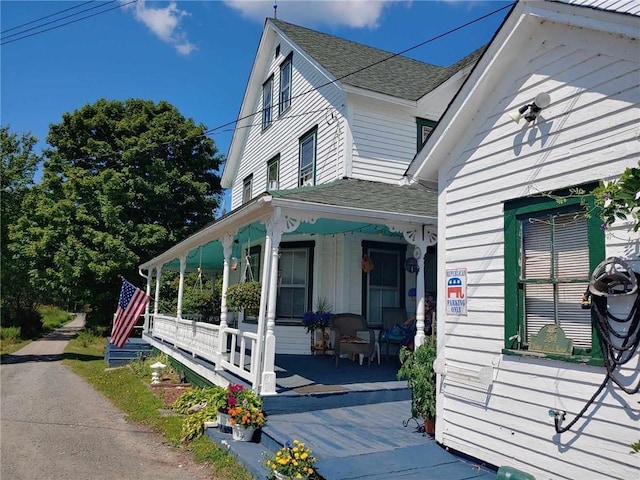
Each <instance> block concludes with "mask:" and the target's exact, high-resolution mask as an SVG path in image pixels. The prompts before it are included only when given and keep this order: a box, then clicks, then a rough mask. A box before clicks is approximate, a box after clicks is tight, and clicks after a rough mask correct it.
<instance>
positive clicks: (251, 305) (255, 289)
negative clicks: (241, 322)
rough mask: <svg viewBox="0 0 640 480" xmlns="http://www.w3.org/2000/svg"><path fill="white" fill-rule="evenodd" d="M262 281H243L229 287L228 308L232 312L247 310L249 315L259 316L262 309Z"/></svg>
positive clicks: (227, 295) (227, 294)
mask: <svg viewBox="0 0 640 480" xmlns="http://www.w3.org/2000/svg"><path fill="white" fill-rule="evenodd" d="M260 294H261V286H260V282H241V283H235V284H233V285H230V286H229V288H227V293H226V297H227V308H228V309H229V310H230V311H232V312H240V311H242V310H244V311H245V313H246V314H247V315H250V316H253V317H255V316H257V315H258V310H259V309H260Z"/></svg>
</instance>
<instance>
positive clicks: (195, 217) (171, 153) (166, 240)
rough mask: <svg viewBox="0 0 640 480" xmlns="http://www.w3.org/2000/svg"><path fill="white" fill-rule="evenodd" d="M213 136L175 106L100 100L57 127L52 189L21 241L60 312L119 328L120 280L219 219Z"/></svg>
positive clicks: (33, 204) (38, 203) (34, 204)
mask: <svg viewBox="0 0 640 480" xmlns="http://www.w3.org/2000/svg"><path fill="white" fill-rule="evenodd" d="M205 132H206V128H205V127H204V126H203V125H201V124H200V125H197V124H196V123H194V121H193V120H192V119H186V118H184V117H183V116H182V115H181V114H180V113H179V112H178V110H177V109H176V108H175V107H173V106H172V105H171V104H169V103H167V102H165V101H161V102H158V103H154V102H152V101H148V100H139V99H130V100H126V101H124V102H121V101H110V100H104V99H103V100H99V101H98V102H96V103H95V104H92V105H85V106H84V107H82V108H80V109H79V110H76V111H74V112H72V113H66V114H64V115H63V117H62V122H61V123H58V124H55V125H51V127H50V130H49V135H48V137H47V142H48V143H49V145H50V146H51V148H50V149H48V150H46V151H45V157H46V160H45V162H44V171H43V180H42V183H41V184H40V185H39V188H38V192H37V194H34V195H32V196H31V197H30V198H28V199H27V202H28V203H27V205H26V207H27V211H28V214H25V215H23V216H22V217H21V219H20V222H19V225H18V228H16V229H15V232H14V233H15V240H16V241H17V242H19V243H20V244H21V245H22V249H23V252H24V254H25V255H26V256H28V257H31V258H33V257H35V258H36V259H37V261H36V262H35V264H36V265H37V266H38V267H37V268H35V269H32V270H31V272H30V274H31V279H32V281H33V283H34V285H35V286H36V287H37V288H38V290H39V292H40V293H41V294H42V295H43V296H44V297H45V298H49V299H51V301H54V302H56V303H58V304H60V303H62V304H63V305H69V306H70V307H71V308H73V307H74V306H77V305H83V304H89V305H90V306H91V314H90V315H89V316H88V319H89V320H90V321H95V322H97V323H98V324H106V325H108V324H110V322H111V320H110V319H111V317H112V315H113V312H114V310H115V304H116V301H117V298H118V292H119V287H120V280H119V278H118V276H119V275H124V276H125V277H127V278H129V280H130V281H134V282H135V283H140V282H139V279H140V277H139V276H138V274H137V272H136V265H138V264H139V263H140V262H141V260H146V259H148V258H151V257H153V256H155V255H157V254H159V253H161V252H162V251H164V250H165V249H167V248H168V247H169V246H171V245H173V244H175V243H176V242H178V241H180V240H182V239H183V238H185V237H187V236H188V235H190V234H191V233H193V232H194V231H196V230H199V229H200V228H202V227H204V226H205V225H206V224H207V223H209V222H211V221H212V220H213V218H214V217H213V212H214V210H215V208H216V207H217V205H218V202H219V196H220V193H221V188H220V178H219V176H218V174H217V173H216V172H217V170H218V168H219V166H220V163H221V161H222V157H221V155H220V154H219V153H218V150H217V148H216V146H215V143H214V142H213V140H211V139H210V138H208V137H206V136H205Z"/></svg>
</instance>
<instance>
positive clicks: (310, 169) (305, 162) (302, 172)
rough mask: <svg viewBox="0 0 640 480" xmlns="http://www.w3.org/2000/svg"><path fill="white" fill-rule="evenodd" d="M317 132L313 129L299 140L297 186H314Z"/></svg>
mask: <svg viewBox="0 0 640 480" xmlns="http://www.w3.org/2000/svg"><path fill="white" fill-rule="evenodd" d="M317 138H318V130H317V128H314V129H313V130H311V131H310V132H309V133H307V134H305V135H304V136H303V137H302V138H300V152H299V155H300V166H299V175H298V186H300V187H303V186H306V185H315V169H316V149H317V145H316V143H317Z"/></svg>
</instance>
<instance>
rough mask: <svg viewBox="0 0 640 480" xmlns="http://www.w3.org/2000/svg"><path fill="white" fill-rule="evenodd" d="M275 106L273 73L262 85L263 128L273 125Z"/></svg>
mask: <svg viewBox="0 0 640 480" xmlns="http://www.w3.org/2000/svg"><path fill="white" fill-rule="evenodd" d="M272 107H273V75H272V76H271V77H269V80H267V81H266V82H264V84H263V85H262V129H263V130H264V129H265V128H267V127H268V126H269V125H271V122H272V117H271V113H272V112H271V109H272Z"/></svg>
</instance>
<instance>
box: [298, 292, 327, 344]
mask: <svg viewBox="0 0 640 480" xmlns="http://www.w3.org/2000/svg"><path fill="white" fill-rule="evenodd" d="M330 320H331V305H330V304H329V302H328V301H327V299H326V298H325V297H320V298H318V300H316V309H315V311H311V310H310V311H308V312H305V313H304V314H303V315H302V324H303V325H304V326H305V328H306V329H307V333H310V334H311V352H312V353H313V352H314V351H315V350H325V351H326V350H327V348H328V345H327V339H326V338H325V328H327V327H328V326H329V321H330ZM316 330H320V331H321V332H322V336H321V338H320V339H319V341H317V340H316V338H315V336H316V335H315V331H316ZM327 336H328V335H327Z"/></svg>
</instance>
